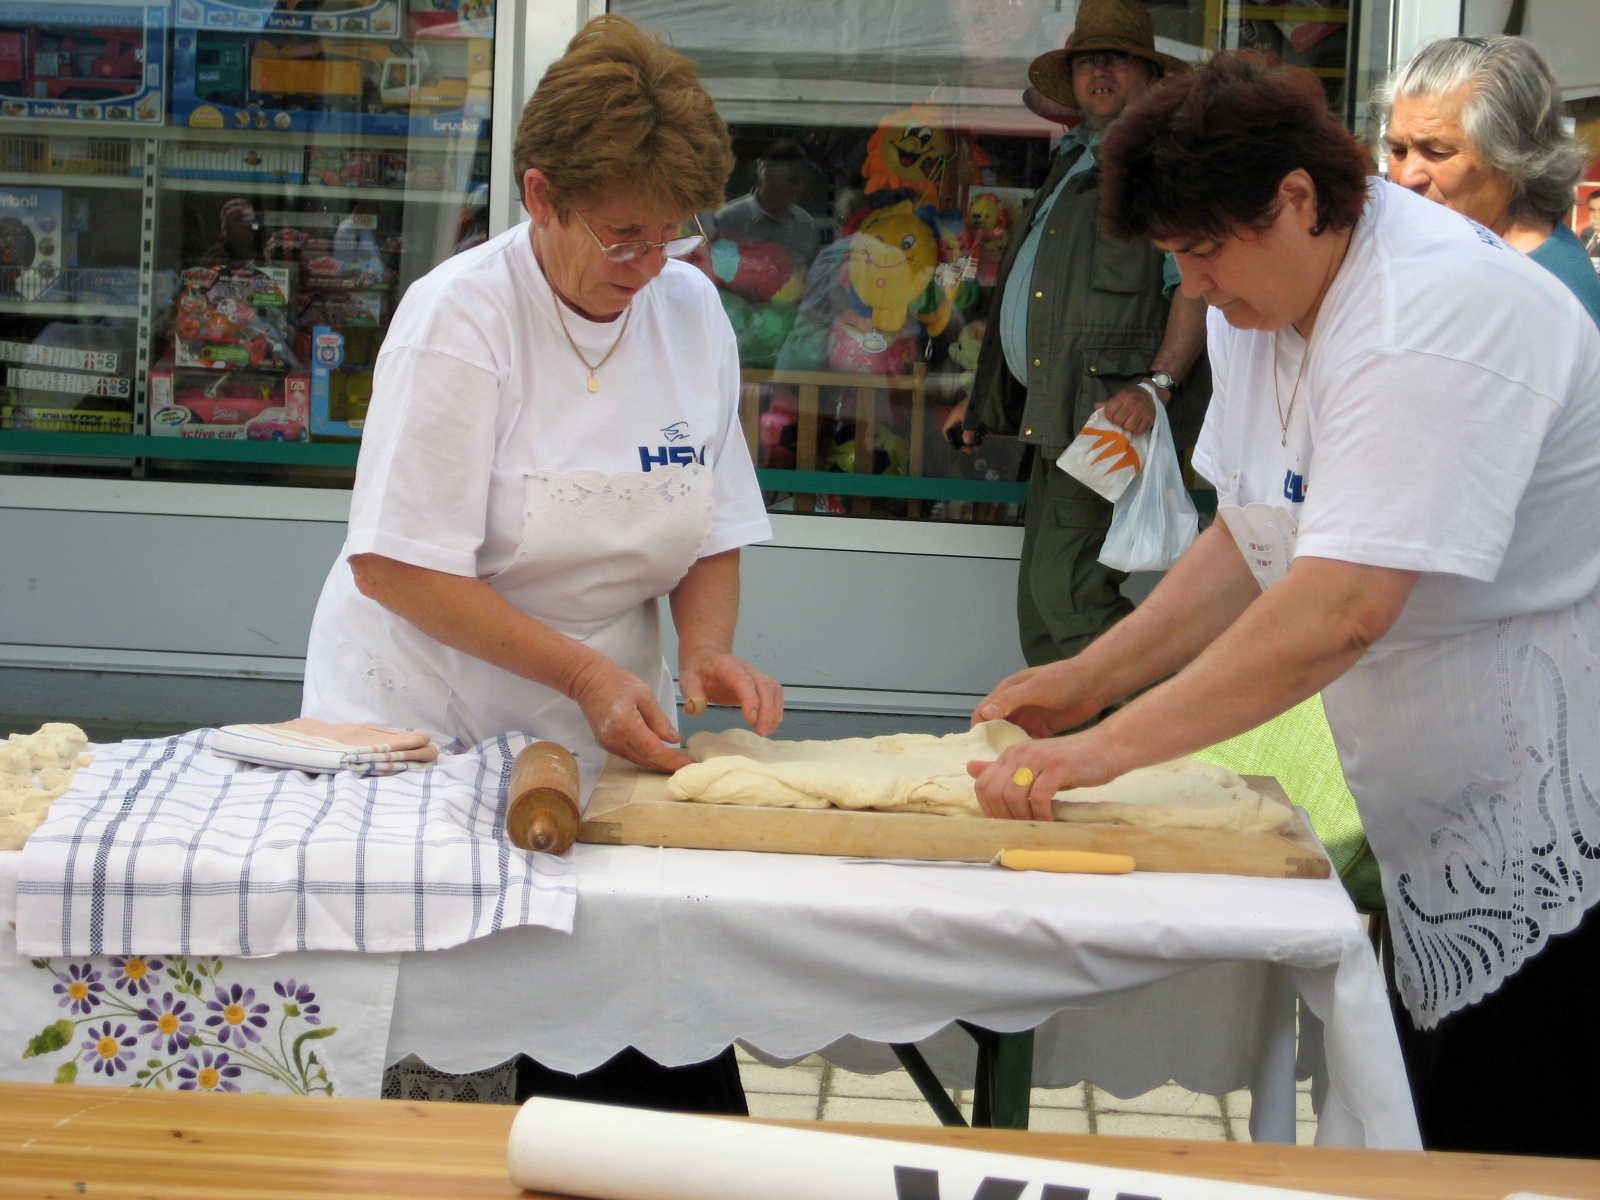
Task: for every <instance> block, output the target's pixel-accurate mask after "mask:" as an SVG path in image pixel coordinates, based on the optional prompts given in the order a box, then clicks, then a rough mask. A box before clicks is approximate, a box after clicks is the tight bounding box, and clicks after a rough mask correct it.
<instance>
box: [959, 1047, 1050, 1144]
mask: <svg viewBox="0 0 1600 1200" xmlns="http://www.w3.org/2000/svg"><path fill="white" fill-rule="evenodd" d="M959 1024H960V1026H961V1028H963V1029H965V1030H966V1031H967V1032H968V1033H969V1034H971V1035H972V1039H973V1041H975V1042H977V1043H978V1067H977V1071H976V1072H975V1075H976V1079H975V1080H974V1083H973V1090H972V1126H973V1128H974V1129H991V1128H992V1129H1026V1128H1027V1127H1028V1108H1029V1104H1030V1093H1031V1092H1032V1090H1033V1030H1031V1029H1029V1030H1027V1031H1026V1032H1023V1033H995V1032H994V1031H993V1030H991V1029H984V1028H982V1027H981V1026H978V1025H972V1024H969V1023H968V1022H966V1021H961V1022H959Z"/></svg>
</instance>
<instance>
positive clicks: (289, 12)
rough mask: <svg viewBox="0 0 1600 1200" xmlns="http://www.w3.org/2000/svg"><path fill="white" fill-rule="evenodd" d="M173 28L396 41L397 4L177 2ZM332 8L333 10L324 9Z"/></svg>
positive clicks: (392, 0)
mask: <svg viewBox="0 0 1600 1200" xmlns="http://www.w3.org/2000/svg"><path fill="white" fill-rule="evenodd" d="M176 7H177V11H176V12H175V13H174V14H173V22H172V23H173V24H174V25H175V26H176V27H177V28H179V29H247V30H252V31H254V32H259V33H338V34H343V35H344V36H346V37H387V38H392V37H398V36H399V35H400V34H401V32H402V30H401V28H400V4H399V0H374V2H371V3H367V4H361V3H359V0H358V2H357V3H355V4H351V5H349V6H348V7H344V6H338V7H339V8H340V9H341V11H336V12H326V11H322V7H323V6H321V5H316V6H313V5H304V6H302V5H289V4H283V3H281V2H280V0H178V3H177V6H176ZM328 7H330V8H331V7H335V6H332V5H330V6H328Z"/></svg>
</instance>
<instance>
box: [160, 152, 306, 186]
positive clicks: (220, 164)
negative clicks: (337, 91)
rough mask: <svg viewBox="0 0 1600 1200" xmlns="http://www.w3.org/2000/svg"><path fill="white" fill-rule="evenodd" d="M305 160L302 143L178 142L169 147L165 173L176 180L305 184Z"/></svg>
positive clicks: (164, 166)
mask: <svg viewBox="0 0 1600 1200" xmlns="http://www.w3.org/2000/svg"><path fill="white" fill-rule="evenodd" d="M305 163H306V153H305V150H304V149H303V148H301V147H299V146H230V145H226V144H223V143H219V142H175V143H173V144H171V145H169V146H168V147H167V148H166V160H165V161H164V162H163V164H162V173H163V174H164V175H168V176H171V177H172V178H174V179H233V180H238V181H240V182H246V183H304V182H305V179H306V169H305Z"/></svg>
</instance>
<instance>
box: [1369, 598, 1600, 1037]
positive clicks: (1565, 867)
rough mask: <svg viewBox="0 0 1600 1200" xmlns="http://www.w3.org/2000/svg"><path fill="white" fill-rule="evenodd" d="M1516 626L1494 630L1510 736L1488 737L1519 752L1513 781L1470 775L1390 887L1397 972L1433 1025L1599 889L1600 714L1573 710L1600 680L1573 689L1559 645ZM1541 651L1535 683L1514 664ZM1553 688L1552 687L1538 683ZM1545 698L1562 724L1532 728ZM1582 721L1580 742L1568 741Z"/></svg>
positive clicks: (1473, 997)
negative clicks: (1599, 789) (1528, 636)
mask: <svg viewBox="0 0 1600 1200" xmlns="http://www.w3.org/2000/svg"><path fill="white" fill-rule="evenodd" d="M1516 626H1517V622H1516V621H1514V620H1503V621H1501V622H1500V623H1499V626H1498V628H1497V630H1496V638H1495V663H1494V667H1495V672H1494V674H1495V690H1496V696H1495V697H1494V700H1495V704H1496V707H1497V708H1498V717H1499V724H1500V730H1501V733H1502V736H1503V737H1504V742H1503V743H1502V744H1501V746H1500V747H1497V748H1495V750H1494V751H1492V752H1490V751H1489V750H1488V747H1485V751H1486V753H1488V754H1492V757H1495V758H1498V757H1499V755H1500V754H1508V755H1509V759H1510V763H1511V766H1512V772H1513V778H1514V780H1515V783H1514V784H1513V785H1512V786H1510V787H1506V788H1503V789H1501V790H1498V791H1494V792H1490V791H1489V790H1488V788H1487V787H1485V786H1484V785H1483V784H1481V783H1469V784H1467V785H1466V786H1465V787H1463V788H1462V790H1461V793H1460V799H1459V803H1458V804H1456V805H1452V806H1449V807H1446V808H1445V809H1444V813H1445V815H1446V817H1447V818H1448V819H1447V820H1446V821H1445V823H1444V824H1442V825H1440V826H1439V827H1438V828H1436V829H1435V830H1434V831H1433V833H1432V835H1431V837H1430V838H1429V839H1428V845H1429V847H1430V849H1431V850H1432V854H1431V855H1429V856H1427V858H1426V859H1424V860H1422V861H1413V862H1407V863H1403V864H1399V866H1401V867H1402V868H1404V869H1401V870H1399V871H1398V872H1397V873H1396V875H1395V877H1394V883H1393V889H1392V892H1391V893H1390V895H1389V919H1390V923H1391V925H1392V927H1393V930H1394V943H1395V975H1396V980H1397V982H1398V984H1399V988H1400V993H1401V996H1402V997H1403V999H1404V1000H1405V1003H1406V1007H1407V1008H1408V1009H1409V1010H1410V1011H1411V1013H1412V1015H1413V1017H1414V1018H1415V1019H1416V1020H1417V1023H1418V1024H1419V1025H1420V1026H1421V1027H1422V1028H1424V1029H1427V1028H1431V1027H1432V1026H1434V1025H1436V1024H1437V1023H1438V1022H1439V1021H1440V1020H1441V1019H1442V1018H1444V1017H1446V1016H1448V1015H1449V1014H1450V1013H1452V1012H1455V1011H1457V1010H1458V1009H1461V1008H1464V1007H1466V1006H1467V1005H1469V1004H1473V1003H1476V1002H1477V1001H1478V1000H1481V999H1482V998H1483V997H1484V996H1486V995H1488V994H1489V993H1491V992H1493V991H1494V990H1495V989H1497V988H1498V987H1499V986H1500V984H1501V983H1502V982H1503V981H1504V980H1505V979H1506V978H1508V977H1509V976H1510V975H1512V974H1513V973H1514V972H1515V971H1516V970H1517V969H1518V968H1519V967H1521V966H1522V965H1523V963H1524V962H1525V961H1526V960H1527V959H1528V958H1530V957H1532V956H1533V955H1535V954H1537V953H1538V952H1539V951H1540V950H1541V949H1543V947H1544V944H1545V942H1546V941H1547V940H1548V939H1549V938H1550V937H1551V936H1553V935H1555V934H1561V933H1567V932H1570V931H1571V930H1573V929H1575V928H1576V927H1577V925H1578V923H1579V922H1580V921H1581V920H1583V917H1584V914H1585V913H1586V912H1587V911H1588V909H1589V908H1590V907H1591V906H1592V905H1593V904H1594V903H1595V902H1596V901H1597V900H1600V863H1597V861H1596V860H1600V803H1597V801H1596V798H1595V794H1594V790H1593V788H1592V787H1591V784H1590V780H1591V779H1600V762H1597V759H1600V746H1597V745H1590V744H1588V743H1589V742H1591V741H1592V740H1593V730H1594V728H1595V721H1594V719H1593V716H1594V714H1593V713H1591V712H1588V711H1583V712H1579V711H1577V710H1572V709H1569V702H1570V703H1574V704H1578V705H1581V706H1583V707H1584V709H1585V710H1587V709H1593V708H1595V707H1596V704H1597V697H1596V680H1594V679H1592V678H1591V679H1588V680H1580V681H1575V686H1576V690H1577V694H1575V695H1570V696H1569V681H1568V680H1567V679H1566V678H1564V676H1563V672H1562V670H1561V666H1560V664H1559V663H1558V661H1557V659H1556V657H1554V656H1552V654H1550V653H1548V652H1546V650H1544V649H1541V648H1540V647H1539V646H1537V645H1534V644H1533V643H1532V641H1528V640H1525V639H1524V637H1523V636H1513V633H1514V631H1516ZM1517 632H1518V633H1520V631H1517ZM1518 643H1521V644H1518ZM1552 649H1554V647H1552ZM1562 657H1566V655H1562ZM1529 664H1531V665H1533V666H1534V667H1536V668H1537V670H1536V671H1535V672H1533V673H1532V682H1529V675H1527V674H1524V673H1523V672H1519V671H1517V670H1516V669H1515V668H1516V667H1522V668H1523V671H1524V672H1525V670H1526V667H1527V665H1529ZM1569 665H1573V666H1576V664H1572V663H1570V660H1569ZM1592 673H1593V668H1592V667H1584V668H1583V669H1582V670H1581V672H1580V674H1592ZM1519 677H1520V679H1521V680H1523V681H1524V682H1523V683H1522V685H1521V686H1518V679H1519ZM1541 688H1542V689H1547V691H1546V692H1545V694H1544V695H1543V696H1536V695H1533V694H1531V693H1534V692H1536V691H1538V690H1539V689H1541ZM1540 700H1543V701H1544V702H1545V704H1546V705H1548V709H1547V710H1546V711H1548V712H1551V713H1553V716H1554V720H1553V723H1552V724H1550V725H1548V726H1546V728H1544V729H1535V728H1530V727H1529V726H1530V725H1531V724H1533V720H1532V719H1533V718H1534V717H1535V715H1536V714H1537V713H1538V711H1539V709H1540V708H1542V707H1544V705H1540V704H1539V701H1540ZM1574 722H1576V723H1577V725H1578V729H1577V738H1578V744H1577V745H1576V746H1572V745H1569V736H1570V735H1571V734H1572V733H1573V732H1574V731H1573V729H1572V724H1573V723H1574ZM1541 724H1542V722H1541ZM1574 756H1576V757H1577V759H1578V761H1576V762H1575V761H1574ZM1580 764H1584V765H1588V766H1589V767H1590V768H1591V770H1589V771H1588V772H1587V773H1586V772H1585V771H1584V770H1582V769H1580ZM1507 793H1510V794H1507Z"/></svg>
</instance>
